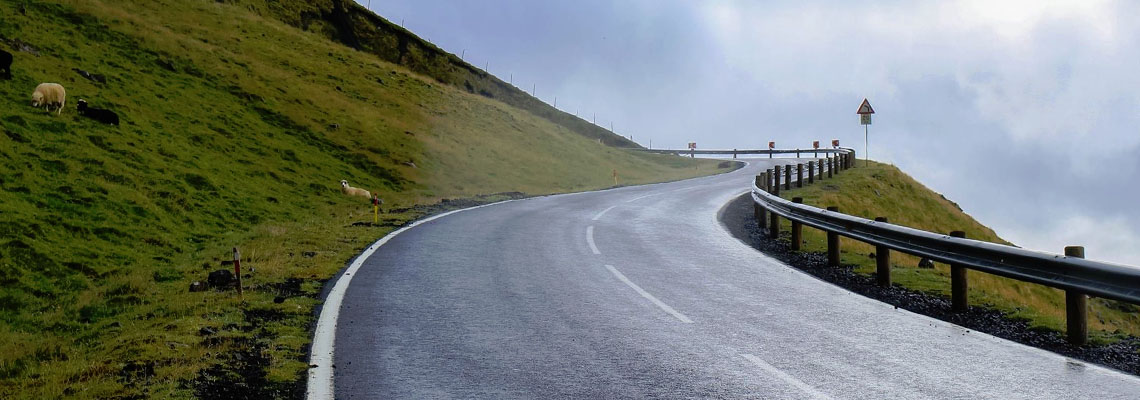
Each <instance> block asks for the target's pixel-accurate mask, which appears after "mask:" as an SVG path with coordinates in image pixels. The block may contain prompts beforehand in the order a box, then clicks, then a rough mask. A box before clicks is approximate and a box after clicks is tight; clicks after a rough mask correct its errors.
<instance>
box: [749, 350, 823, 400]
mask: <svg viewBox="0 0 1140 400" xmlns="http://www.w3.org/2000/svg"><path fill="white" fill-rule="evenodd" d="M740 356H741V357H744V358H745V359H747V360H748V361H752V363H753V364H756V366H757V367H760V369H762V370H764V371H766V372H768V373H769V374H772V375H775V376H776V377H777V378H780V379H781V380H783V381H784V382H787V383H789V384H791V385H792V386H795V387H796V388H798V389H800V390H802V391H803V392H804V393H807V395H808V396H811V398H813V399H817V400H831V396H828V395H827V394H826V393H823V392H821V391H819V390H818V389H816V388H814V387H812V386H811V385H808V384H806V383H804V382H803V381H801V380H799V379H796V378H795V377H794V376H791V375H788V373H786V372H784V371H781V370H780V369H779V368H776V367H773V366H772V364H768V363H767V362H764V360H761V359H760V357H756V356H754V355H751V354H741V355H740Z"/></svg>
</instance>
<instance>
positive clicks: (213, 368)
mask: <svg viewBox="0 0 1140 400" xmlns="http://www.w3.org/2000/svg"><path fill="white" fill-rule="evenodd" d="M267 4H268V3H267ZM272 4H276V5H280V6H282V7H284V6H289V5H298V4H309V3H306V2H302V1H299V0H298V1H278V2H272ZM256 11H257V9H256V8H254V9H253V10H251V8H250V7H246V6H235V5H231V4H225V3H219V2H216V1H210V0H189V1H188V0H146V1H142V0H135V1H127V0H83V1H76V0H57V1H34V2H33V1H23V0H0V15H3V16H4V17H3V18H0V48H3V49H4V50H6V51H9V52H11V53H13V54H15V57H16V61H15V63H14V65H13V78H12V80H10V81H0V131H2V132H3V135H0V232H2V233H0V398H5V399H8V398H36V399H39V398H57V397H78V398H106V397H155V398H168V397H175V398H183V397H191V396H199V397H206V398H212V397H213V398H275V397H297V396H299V395H300V390H301V383H302V381H301V379H300V378H302V377H303V376H304V373H305V370H306V363H305V360H306V357H307V354H306V353H305V352H306V346H307V342H308V340H309V332H308V327H309V324H310V323H311V321H312V310H313V309H314V307H316V306H317V300H316V296H317V294H318V293H319V290H320V288H321V285H322V283H323V282H324V280H325V279H327V278H329V277H330V276H332V275H333V274H334V273H335V272H336V271H337V270H338V269H339V268H340V267H342V266H343V265H344V264H345V262H346V261H347V260H348V259H350V258H351V257H352V256H353V255H354V254H356V253H357V252H358V251H359V250H360V249H362V248H363V247H364V246H365V245H367V244H368V243H370V242H371V241H373V240H375V239H376V238H378V237H380V236H382V235H384V234H385V233H387V232H389V231H390V230H391V229H393V227H395V226H398V225H400V224H402V223H404V222H406V221H409V220H411V219H414V218H417V217H419V216H422V215H424V214H425V213H428V212H431V211H433V210H438V208H431V207H426V206H427V205H434V204H439V203H441V202H442V201H443V200H445V199H451V200H454V199H457V198H474V199H475V200H477V201H492V200H495V199H501V198H506V197H510V196H515V195H493V194H495V193H500V192H523V193H526V194H544V193H552V192H566V191H578V190H586V189H596V188H604V187H608V186H611V185H612V184H613V180H612V176H611V172H612V171H613V170H615V169H616V170H617V171H618V172H619V174H620V176H621V180H622V183H645V182H653V181H663V180H671V179H680V178H687V177H692V176H697V175H702V174H710V173H715V172H720V171H723V170H718V169H717V163H716V162H712V161H700V160H686V159H683V158H680V157H668V156H652V155H642V154H630V153H627V152H625V151H622V150H619V149H614V148H613V147H610V146H605V145H602V144H599V143H598V141H597V140H596V138H591V137H587V135H584V134H582V133H581V132H577V131H572V130H571V129H572V127H567V126H564V125H560V124H556V123H553V122H551V119H550V118H547V117H543V116H536V115H535V114H533V113H531V112H528V111H527V110H524V109H520V108H517V107H513V106H510V105H507V104H504V103H502V102H500V101H498V100H496V99H493V98H490V97H488V96H481V95H478V94H470V93H468V92H467V90H465V89H461V88H459V89H457V88H456V87H454V86H452V85H450V84H440V83H439V80H438V79H433V78H428V77H424V76H421V75H418V74H416V73H414V72H413V71H411V70H408V69H406V68H404V67H401V66H399V65H395V64H392V63H390V62H387V61H384V60H383V59H381V58H378V57H376V56H375V55H373V54H370V53H367V52H360V51H356V50H353V49H352V48H349V47H346V46H343V45H339V44H336V43H334V42H332V41H330V40H328V38H327V37H326V36H325V35H324V34H321V33H319V32H318V33H309V32H304V31H302V30H299V29H296V28H295V27H293V26H291V25H288V24H285V23H282V22H280V21H278V20H277V19H276V18H267V17H264V16H262V15H259V13H258V12H256ZM75 68H78V69H81V70H85V71H89V72H91V73H95V74H101V75H104V76H105V77H106V82H105V83H100V82H96V81H92V80H88V79H86V78H84V77H83V76H81V75H79V74H78V73H77V72H75V71H74V70H73V69H75ZM40 82H58V83H61V84H63V85H64V86H65V87H67V90H68V93H69V96H68V99H69V100H68V104H69V105H71V106H69V107H68V108H67V109H66V110H64V111H63V113H62V115H58V116H57V115H55V114H54V113H53V114H50V115H49V114H47V113H45V112H44V111H42V110H37V109H34V108H32V107H30V106H29V105H28V99H29V98H30V94H31V92H32V90H33V88H35V86H36V85H37V84H38V83H40ZM79 98H85V99H87V100H88V101H89V102H90V103H91V105H93V106H96V107H103V108H108V109H111V110H113V111H115V112H117V113H118V114H119V116H120V117H121V119H122V125H121V126H118V127H114V126H107V125H102V124H99V123H97V122H94V121H92V120H90V119H86V118H82V117H80V116H78V115H77V114H76V111H75V108H74V104H75V101H76V100H78V99H79ZM341 179H347V180H348V181H349V182H351V183H352V184H353V185H354V186H357V187H363V188H366V189H369V190H372V191H373V192H374V193H378V194H379V195H380V196H381V197H383V198H384V199H385V201H386V204H385V209H386V211H387V213H386V214H385V215H383V217H382V221H381V223H380V224H379V226H370V224H362V222H365V221H367V222H371V221H370V220H371V210H370V208H369V206H368V205H367V202H366V201H364V200H363V199H361V198H348V197H346V196H344V195H342V194H341V193H340V191H339V181H340V180H341ZM457 203H459V204H463V202H455V201H450V202H447V204H457ZM234 246H237V247H240V248H241V249H242V253H243V260H242V265H243V267H244V268H245V271H247V273H248V276H247V277H246V280H245V282H244V283H245V286H246V288H247V290H246V292H245V295H244V297H239V296H237V295H236V294H235V293H234V292H233V291H232V290H210V291H206V292H189V291H188V288H189V286H190V283H191V282H193V281H205V278H206V274H207V273H209V272H210V271H214V270H219V269H229V268H230V266H228V265H227V264H226V261H227V260H228V259H229V258H230V257H229V251H230V249H231V248H232V247H234ZM275 300H276V301H275Z"/></svg>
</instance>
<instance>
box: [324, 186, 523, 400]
mask: <svg viewBox="0 0 1140 400" xmlns="http://www.w3.org/2000/svg"><path fill="white" fill-rule="evenodd" d="M512 201H516V200H506V201H500V202H497V203H491V204H484V205H481V206H475V207H471V208H464V209H462V210H454V211H448V212H445V213H443V214H439V215H435V216H432V217H428V218H425V219H422V220H419V221H416V222H413V223H412V224H411V225H408V226H405V227H403V228H400V229H398V230H396V231H393V232H392V233H389V234H387V235H384V237H382V238H380V240H377V241H376V243H373V244H372V245H371V246H368V248H367V249H365V250H364V252H362V253H360V256H359V257H356V259H355V260H352V264H350V265H349V266H348V268H346V269H345V270H344V273H343V274H342V275H341V276H340V278H339V279H337V281H336V284H335V285H334V286H333V288H332V289H331V290H329V294H328V297H326V298H325V302H324V304H323V305H322V306H321V315H320V317H319V318H318V319H317V327H316V329H314V332H313V346H312V349H311V351H310V352H309V365H310V367H309V382H308V386H309V387H308V390H307V391H306V393H305V398H306V399H308V400H332V399H333V398H334V394H335V389H334V386H333V372H334V371H333V352H334V350H335V342H336V324H337V318H338V317H339V316H340V305H341V302H343V301H344V294H345V292H346V291H347V290H348V284H349V283H350V282H352V277H353V276H355V275H356V271H357V270H359V269H360V267H361V266H362V265H364V261H366V260H368V257H371V256H372V253H375V252H376V250H378V249H379V248H380V246H383V245H384V244H385V243H388V241H389V240H392V238H394V237H396V235H399V234H400V233H403V232H404V231H406V230H408V229H412V228H415V227H417V226H419V225H421V224H426V223H428V222H431V221H434V220H436V219H439V218H443V217H446V216H448V215H451V214H455V213H458V212H463V211H470V210H474V209H478V208H483V207H490V206H494V205H499V204H503V203H510V202H512Z"/></svg>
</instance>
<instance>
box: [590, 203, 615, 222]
mask: <svg viewBox="0 0 1140 400" xmlns="http://www.w3.org/2000/svg"><path fill="white" fill-rule="evenodd" d="M614 207H617V206H610V208H607V209H605V210H602V212H600V213H598V215H595V216H594V218H591V220H594V221H597V220H598V219H599V218H602V216H603V215H606V213H607V212H609V211H610V210H613V209H614Z"/></svg>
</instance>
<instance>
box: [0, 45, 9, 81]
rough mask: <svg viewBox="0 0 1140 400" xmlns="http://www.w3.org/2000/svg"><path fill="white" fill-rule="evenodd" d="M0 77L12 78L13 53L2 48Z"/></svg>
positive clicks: (0, 52)
mask: <svg viewBox="0 0 1140 400" xmlns="http://www.w3.org/2000/svg"><path fill="white" fill-rule="evenodd" d="M0 78H3V79H12V53H9V52H6V51H4V50H0Z"/></svg>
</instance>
